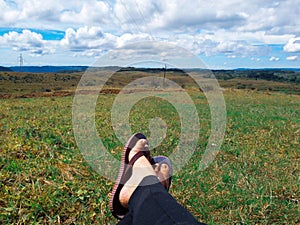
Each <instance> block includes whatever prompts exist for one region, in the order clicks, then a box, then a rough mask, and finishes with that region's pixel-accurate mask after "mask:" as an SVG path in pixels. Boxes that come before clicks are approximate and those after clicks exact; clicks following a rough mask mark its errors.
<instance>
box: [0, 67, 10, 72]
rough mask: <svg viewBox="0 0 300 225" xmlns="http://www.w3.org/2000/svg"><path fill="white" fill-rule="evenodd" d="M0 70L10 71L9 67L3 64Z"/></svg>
mask: <svg viewBox="0 0 300 225" xmlns="http://www.w3.org/2000/svg"><path fill="white" fill-rule="evenodd" d="M0 71H1V72H8V71H12V70H11V69H10V68H7V67H4V66H0Z"/></svg>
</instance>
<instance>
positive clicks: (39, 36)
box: [0, 0, 300, 68]
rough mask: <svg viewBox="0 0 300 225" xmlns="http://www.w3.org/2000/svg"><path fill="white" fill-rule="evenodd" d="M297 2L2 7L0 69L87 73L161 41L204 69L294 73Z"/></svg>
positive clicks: (42, 2)
mask: <svg viewBox="0 0 300 225" xmlns="http://www.w3.org/2000/svg"><path fill="white" fill-rule="evenodd" d="M299 5H300V0H263V1H262V0H251V1H250V0H246V1H245V0H244V1H241V0H230V1H224V0H222V1H221V0H220V1H219V0H216V1H214V0H159V1H158V0H102V1H97V0H72V1H71V0H0V9H1V12H0V65H2V66H13V65H17V64H18V57H19V56H20V54H21V53H22V56H23V58H24V65H25V66H34V65H92V64H93V63H94V61H95V60H97V59H98V58H99V57H101V56H103V55H105V54H106V53H107V52H109V51H111V50H113V49H116V48H120V47H122V46H126V45H128V44H132V43H138V42H141V41H143V42H145V41H146V42H151V41H159V42H164V43H171V44H173V45H176V46H179V47H182V48H185V49H187V50H188V51H190V52H192V53H193V54H195V55H197V56H199V58H200V59H201V60H202V61H203V62H204V64H205V65H206V66H207V67H208V68H242V67H243V68H245V67H246V68H266V67H269V68H278V67H297V68H298V67H300V20H299V15H300V7H299Z"/></svg>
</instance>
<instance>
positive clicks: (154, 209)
mask: <svg viewBox="0 0 300 225" xmlns="http://www.w3.org/2000/svg"><path fill="white" fill-rule="evenodd" d="M147 184H150V185H147ZM128 207H129V212H128V213H127V214H126V215H125V217H124V219H123V220H121V221H120V222H119V223H118V225H171V224H172V225H173V224H177V225H194V224H195V225H196V224H197V225H199V224H200V225H201V224H202V225H205V224H204V223H200V222H198V221H197V220H196V219H195V218H194V217H193V215H192V214H191V213H189V212H188V211H187V210H186V209H185V208H184V207H182V206H181V205H180V204H178V203H177V201H176V200H175V199H174V198H173V197H172V196H171V195H170V194H169V193H168V192H167V191H166V189H165V188H164V187H163V185H162V184H161V183H160V182H159V180H158V179H157V177H155V176H148V177H145V178H144V179H143V181H142V182H141V184H140V186H139V187H137V189H136V190H135V191H134V193H133V194H132V196H131V198H130V200H129V204H128Z"/></svg>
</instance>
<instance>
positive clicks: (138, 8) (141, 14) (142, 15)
mask: <svg viewBox="0 0 300 225" xmlns="http://www.w3.org/2000/svg"><path fill="white" fill-rule="evenodd" d="M134 2H135V5H136V8H137V10H138V12H139V14H140V16H141V18H142V20H143V21H144V24H145V26H146V27H147V30H148V32H149V35H150V37H151V38H152V40H153V41H155V38H154V37H153V35H152V33H151V31H150V29H149V26H148V25H147V21H146V19H145V16H144V14H143V12H142V11H141V10H140V7H139V5H138V3H137V1H136V0H134Z"/></svg>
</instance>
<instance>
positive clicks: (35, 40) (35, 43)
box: [0, 30, 55, 56]
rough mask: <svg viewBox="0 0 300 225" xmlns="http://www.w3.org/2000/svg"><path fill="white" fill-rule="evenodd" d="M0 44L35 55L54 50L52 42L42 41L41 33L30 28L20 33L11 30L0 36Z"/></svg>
mask: <svg viewBox="0 0 300 225" xmlns="http://www.w3.org/2000/svg"><path fill="white" fill-rule="evenodd" d="M0 45H5V46H10V47H12V49H13V50H14V51H26V52H29V53H30V54H31V55H37V56H38V55H45V54H49V53H53V52H54V51H55V48H54V46H53V43H52V42H50V41H44V40H43V37H42V35H41V34H38V33H35V32H32V31H30V30H23V31H22V33H18V32H15V31H12V32H9V33H6V34H4V35H3V36H0Z"/></svg>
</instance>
